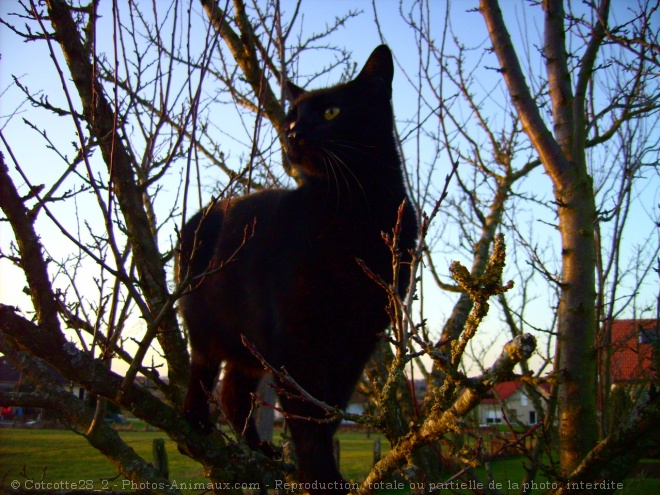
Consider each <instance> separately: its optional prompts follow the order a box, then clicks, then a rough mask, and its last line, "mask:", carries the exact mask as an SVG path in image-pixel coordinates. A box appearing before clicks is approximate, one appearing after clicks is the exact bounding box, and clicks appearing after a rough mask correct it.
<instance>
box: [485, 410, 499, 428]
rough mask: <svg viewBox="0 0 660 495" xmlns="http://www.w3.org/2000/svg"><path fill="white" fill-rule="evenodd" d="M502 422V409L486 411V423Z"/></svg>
mask: <svg viewBox="0 0 660 495" xmlns="http://www.w3.org/2000/svg"><path fill="white" fill-rule="evenodd" d="M501 422H502V411H488V413H487V414H486V424H489V425H492V424H498V423H501Z"/></svg>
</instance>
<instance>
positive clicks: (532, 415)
mask: <svg viewBox="0 0 660 495" xmlns="http://www.w3.org/2000/svg"><path fill="white" fill-rule="evenodd" d="M529 424H530V425H534V424H536V411H529Z"/></svg>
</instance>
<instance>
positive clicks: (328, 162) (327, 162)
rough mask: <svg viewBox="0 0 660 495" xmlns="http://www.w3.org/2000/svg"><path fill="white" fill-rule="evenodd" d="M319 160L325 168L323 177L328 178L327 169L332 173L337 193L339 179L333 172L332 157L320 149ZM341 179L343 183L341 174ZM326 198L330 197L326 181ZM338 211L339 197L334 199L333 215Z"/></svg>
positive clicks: (328, 183) (328, 185)
mask: <svg viewBox="0 0 660 495" xmlns="http://www.w3.org/2000/svg"><path fill="white" fill-rule="evenodd" d="M321 151H322V152H323V153H321V158H322V159H323V166H324V167H325V171H326V173H325V175H326V176H327V177H328V178H329V177H330V174H329V173H328V169H330V172H332V176H333V177H334V179H335V187H336V188H337V191H339V178H338V177H337V173H336V171H335V167H333V165H332V156H331V155H330V154H327V153H326V150H325V149H324V148H321ZM342 178H343V179H344V182H345V181H346V178H345V177H344V176H343V172H342ZM325 194H326V198H327V197H330V181H329V180H328V182H327V187H326V192H325ZM337 211H339V197H338V196H336V197H335V214H336V213H337Z"/></svg>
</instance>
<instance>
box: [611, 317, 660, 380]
mask: <svg viewBox="0 0 660 495" xmlns="http://www.w3.org/2000/svg"><path fill="white" fill-rule="evenodd" d="M659 336H660V332H659V331H658V321H657V320H615V321H613V322H612V338H611V350H612V353H611V355H610V381H611V383H612V385H627V384H631V385H632V384H642V383H647V382H650V381H655V380H657V378H658V370H657V369H655V367H654V365H653V343H654V342H655V341H657V340H658V337H659ZM603 371H606V370H603Z"/></svg>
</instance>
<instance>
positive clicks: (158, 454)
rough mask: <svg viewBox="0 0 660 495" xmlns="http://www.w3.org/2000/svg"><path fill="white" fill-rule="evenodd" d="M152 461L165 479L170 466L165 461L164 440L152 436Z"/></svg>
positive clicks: (167, 477)
mask: <svg viewBox="0 0 660 495" xmlns="http://www.w3.org/2000/svg"><path fill="white" fill-rule="evenodd" d="M152 452H153V461H152V462H151V464H153V466H154V467H155V468H156V470H157V471H158V472H159V473H160V474H161V475H162V476H163V478H165V479H169V478H170V466H169V463H168V462H167V451H166V450H165V440H163V439H162V438H154V441H153V444H152Z"/></svg>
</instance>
